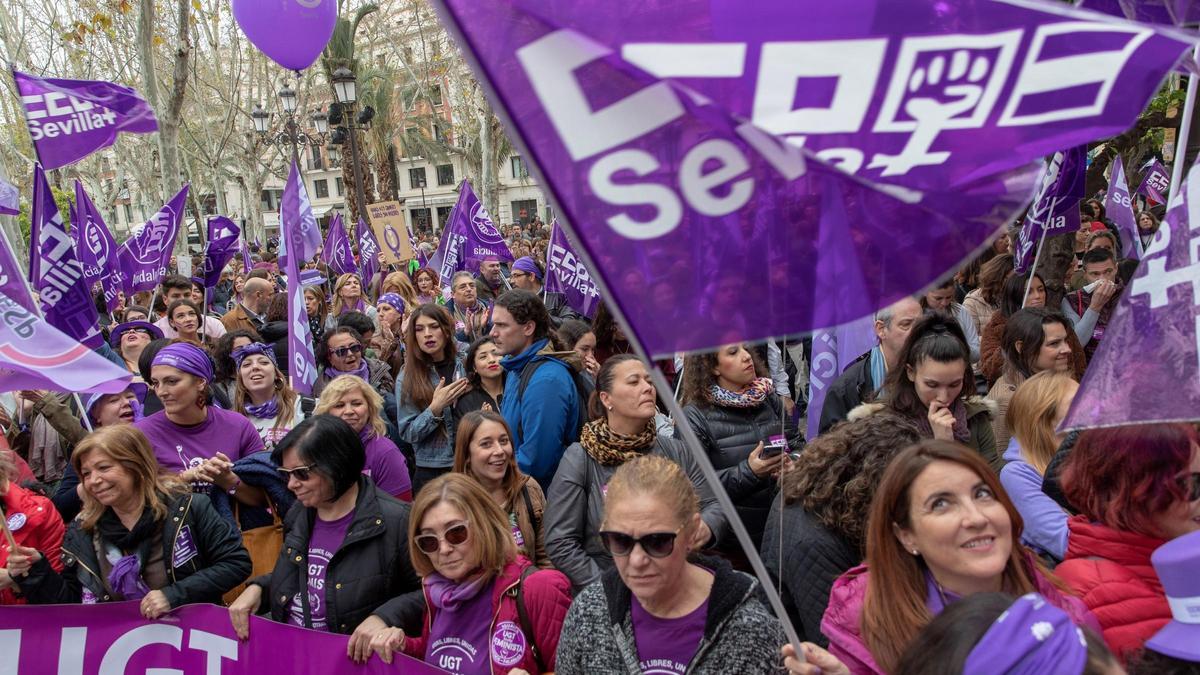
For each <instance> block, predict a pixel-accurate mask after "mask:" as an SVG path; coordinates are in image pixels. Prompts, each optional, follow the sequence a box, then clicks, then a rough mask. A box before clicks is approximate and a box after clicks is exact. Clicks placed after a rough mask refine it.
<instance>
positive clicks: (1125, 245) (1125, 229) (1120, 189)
mask: <svg viewBox="0 0 1200 675" xmlns="http://www.w3.org/2000/svg"><path fill="white" fill-rule="evenodd" d="M1104 213H1105V214H1106V215H1107V216H1108V219H1109V220H1111V221H1113V223H1115V224H1116V225H1117V231H1118V232H1120V233H1121V253H1122V255H1123V256H1124V257H1126V258H1132V259H1134V260H1141V258H1142V239H1141V237H1139V236H1138V229H1137V218H1136V217H1135V216H1134V215H1133V199H1132V197H1130V195H1129V184H1128V183H1127V182H1126V181H1125V165H1124V164H1123V163H1122V162H1121V156H1120V155H1117V156H1116V157H1113V168H1112V174H1110V175H1109V179H1108V192H1107V193H1106V195H1105V197H1104Z"/></svg>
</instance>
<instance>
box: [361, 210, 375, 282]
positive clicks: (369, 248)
mask: <svg viewBox="0 0 1200 675" xmlns="http://www.w3.org/2000/svg"><path fill="white" fill-rule="evenodd" d="M358 268H359V276H360V277H362V282H363V292H364V293H365V292H366V289H367V287H369V286H370V285H371V280H372V279H374V278H375V275H376V274H377V273H378V272H379V242H377V241H375V233H374V232H372V231H371V227H370V226H369V225H367V223H366V221H364V220H363V219H362V218H359V219H358Z"/></svg>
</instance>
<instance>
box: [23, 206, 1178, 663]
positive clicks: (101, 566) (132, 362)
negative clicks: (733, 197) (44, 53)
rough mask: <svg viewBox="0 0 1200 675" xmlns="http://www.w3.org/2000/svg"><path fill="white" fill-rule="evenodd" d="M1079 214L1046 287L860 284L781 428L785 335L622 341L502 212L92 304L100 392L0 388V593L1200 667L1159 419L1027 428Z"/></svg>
mask: <svg viewBox="0 0 1200 675" xmlns="http://www.w3.org/2000/svg"><path fill="white" fill-rule="evenodd" d="M1083 210H1084V219H1083V222H1084V224H1083V227H1082V228H1081V230H1080V233H1079V235H1078V236H1077V237H1076V245H1077V246H1076V263H1075V265H1074V266H1073V267H1072V268H1071V269H1069V270H1067V272H1066V275H1065V277H1064V278H1062V279H1054V280H1052V281H1053V282H1054V283H1049V281H1051V280H1048V279H1043V278H1042V276H1041V275H1040V273H1033V274H1026V275H1018V274H1016V273H1015V272H1014V270H1013V256H1012V255H1011V254H1010V253H1009V251H1008V241H1009V240H1008V237H1007V236H1005V237H1002V238H1001V239H1000V240H998V241H997V242H996V244H995V245H994V246H993V247H991V248H989V249H988V250H987V251H984V253H983V255H982V256H981V257H980V258H979V259H978V260H974V261H971V263H970V264H969V265H967V266H966V267H965V268H964V269H963V270H962V271H961V272H960V273H959V274H957V275H956V276H955V277H953V278H951V279H949V280H948V281H947V282H946V283H945V284H944V285H939V286H938V287H935V288H930V289H928V290H927V291H926V292H925V293H923V294H921V295H919V296H917V297H911V298H904V299H902V300H900V301H899V302H896V303H894V304H893V305H891V306H890V307H886V308H884V309H881V310H880V311H879V312H878V313H877V314H876V316H875V322H874V329H875V335H876V338H877V340H876V344H875V345H874V346H873V347H872V348H871V349H870V350H868V351H867V352H866V353H864V354H863V355H862V356H861V357H859V358H858V359H857V360H855V361H853V363H851V364H849V365H848V367H846V368H845V369H844V371H843V372H842V373H841V375H840V377H838V379H837V380H836V381H835V382H834V383H833V384H832V385H831V386H830V387H829V388H828V391H827V394H826V397H825V401H824V404H823V408H822V409H821V410H813V411H811V412H810V414H813V415H819V417H820V421H819V425H818V426H819V434H818V435H816V436H815V437H814V438H811V439H807V440H806V439H805V437H804V434H803V432H802V430H803V429H804V428H805V424H804V418H803V416H804V414H805V401H806V395H805V394H806V388H807V387H806V378H805V377H804V372H805V370H806V364H805V362H804V361H805V356H804V354H805V350H804V349H803V347H802V345H800V344H799V343H798V344H796V345H792V346H791V348H789V347H788V345H787V344H786V343H784V344H783V345H781V344H779V343H776V342H772V343H767V344H749V343H734V344H728V345H722V346H720V347H719V348H717V349H715V350H713V351H710V352H705V353H696V354H686V355H680V357H679V358H678V359H676V360H675V362H674V363H672V362H669V361H668V362H665V363H659V364H650V363H647V362H645V361H643V360H642V359H641V358H639V357H638V356H636V355H634V354H632V353H631V352H632V349H631V348H630V344H629V342H628V340H627V339H626V337H625V335H624V334H623V333H622V331H621V328H620V327H619V326H618V325H617V324H616V323H615V322H614V320H613V317H612V314H611V312H609V311H608V308H607V307H605V306H603V305H601V307H600V308H599V310H598V312H597V314H596V316H595V317H586V316H583V315H581V314H580V313H578V312H576V311H575V310H573V309H572V308H571V307H570V306H569V305H568V304H567V302H566V299H565V298H564V297H563V296H561V295H559V294H555V293H547V292H545V288H544V281H545V275H546V270H545V267H544V264H543V262H542V261H543V260H544V259H545V247H546V243H547V242H546V239H547V237H548V232H547V231H546V230H545V229H544V227H543V226H541V224H540V223H538V222H534V223H531V224H529V225H527V226H522V225H519V224H514V225H512V226H511V227H508V228H503V230H504V234H505V235H506V237H507V243H508V244H509V246H510V248H511V249H512V250H513V251H514V252H516V253H517V254H518V256H519V257H518V258H517V259H516V260H515V261H513V262H511V263H506V262H504V261H500V260H497V259H485V260H481V261H477V263H478V270H477V271H476V272H467V271H462V272H458V273H455V274H454V275H453V276H451V277H450V278H448V279H443V278H440V277H439V275H438V273H437V272H436V271H435V270H434V269H431V268H429V267H420V268H417V267H418V266H416V265H412V266H410V267H406V268H405V269H403V270H399V269H388V268H387V267H386V266H384V267H385V269H383V270H382V271H381V272H379V273H378V274H377V275H376V276H375V277H374V278H367V279H364V278H361V277H360V276H359V275H357V274H354V273H348V274H341V275H333V274H331V273H330V270H328V269H327V268H326V267H325V266H324V265H323V264H322V263H320V262H316V261H314V262H308V263H306V264H305V268H306V275H305V276H304V278H303V279H302V280H297V279H285V278H283V277H282V276H281V275H280V272H279V269H278V267H277V265H276V262H277V258H276V254H275V250H274V249H273V248H272V247H271V246H270V245H269V246H267V247H265V248H263V249H262V250H259V251H256V253H255V256H254V261H253V262H254V267H253V269H251V270H244V269H242V267H241V266H242V262H241V261H240V260H239V261H238V262H237V263H236V264H235V265H233V266H231V267H230V268H229V269H227V270H226V271H225V272H224V273H223V274H222V278H221V282H220V284H218V286H217V287H216V288H215V289H206V288H204V285H203V283H202V282H199V281H196V280H192V279H189V278H187V277H186V276H181V275H178V274H172V275H169V276H167V277H165V278H163V279H162V280H161V283H160V285H159V287H158V288H157V289H156V290H154V291H153V292H151V293H148V294H142V295H138V296H133V297H130V298H128V299H126V298H123V297H122V306H121V307H120V309H119V310H118V311H117V312H115V313H114V314H113V315H111V316H108V315H107V314H106V318H107V319H108V320H107V321H106V322H105V325H104V331H105V335H106V338H107V340H106V343H105V344H104V345H103V347H102V348H101V349H100V350H99V351H100V352H101V353H102V354H103V355H104V356H106V357H107V358H109V359H110V360H111V361H112V362H113V363H115V364H117V365H119V366H120V367H122V368H124V369H126V370H128V371H129V373H130V374H131V375H132V376H133V378H132V383H131V385H130V386H129V387H128V389H127V390H126V391H124V392H122V393H119V394H96V395H84V396H82V397H74V396H70V395H69V394H70V392H52V391H20V392H15V393H13V394H7V395H3V396H0V427H2V428H3V430H4V431H5V436H4V439H5V441H6V443H5V447H4V449H3V450H0V501H2V503H3V506H4V513H5V514H6V515H7V521H6V522H7V528H8V529H9V530H10V531H11V533H12V536H13V538H14V541H15V546H9V545H7V544H0V603H2V604H43V603H59V604H71V603H87V604H90V603H106V602H117V601H136V602H138V603H139V607H140V611H141V614H142V615H143V616H144V617H145V618H146V619H149V620H154V619H158V618H160V617H162V616H164V615H165V614H167V613H168V612H170V611H171V610H173V609H175V608H178V607H180V606H182V605H185V604H189V603H215V604H220V605H224V606H227V607H228V612H229V617H230V621H231V624H232V627H233V630H234V631H235V632H236V634H237V635H238V637H239V638H241V639H244V640H245V639H253V637H254V636H253V635H252V633H253V630H252V624H251V622H250V618H251V617H252V616H256V615H257V616H264V617H267V618H269V619H270V620H273V621H276V622H280V623H286V624H291V625H294V626H299V627H304V628H308V629H313V630H318V631H326V632H330V633H339V634H344V635H347V636H349V637H348V641H347V647H346V651H347V658H349V659H351V660H353V661H355V662H358V663H362V662H366V661H368V660H370V659H373V658H379V659H381V660H382V661H384V662H385V663H392V662H393V661H394V660H395V658H396V656H397V655H399V654H403V655H407V656H409V657H412V658H416V659H419V660H423V661H425V662H426V663H429V664H431V665H433V666H436V667H438V668H441V669H443V670H445V671H448V672H451V673H456V674H464V675H465V674H468V673H470V674H474V673H516V674H518V675H520V674H527V675H534V674H537V673H550V672H557V673H563V674H568V675H570V674H575V673H619V672H628V673H643V672H644V673H683V672H689V673H693V672H694V673H769V672H779V671H780V670H781V669H786V670H788V671H789V672H792V673H805V674H811V673H824V675H834V674H837V675H841V674H845V673H851V674H854V675H859V674H870V673H893V674H905V675H918V674H928V675H933V674H935V673H936V674H940V673H1049V674H1060V673H1061V674H1062V675H1080V674H1083V673H1087V674H1089V675H1090V674H1096V675H1100V674H1112V673H1122V672H1130V673H1135V674H1136V673H1200V629H1197V627H1196V618H1195V617H1196V616H1197V613H1198V612H1200V609H1197V600H1196V598H1197V597H1200V590H1198V589H1197V586H1196V584H1195V582H1194V580H1193V578H1194V576H1195V575H1194V574H1193V573H1190V572H1192V571H1194V570H1195V569H1197V566H1198V565H1200V533H1198V532H1197V531H1198V530H1200V433H1198V431H1197V428H1196V425H1194V424H1185V423H1173V424H1160V425H1150V426H1114V427H1111V428H1097V429H1086V430H1083V431H1077V432H1072V433H1069V434H1063V433H1061V432H1059V431H1058V427H1059V425H1060V422H1061V421H1062V420H1063V419H1064V417H1065V416H1066V413H1067V410H1068V408H1069V407H1070V404H1071V402H1072V400H1073V399H1074V397H1075V395H1076V392H1077V390H1078V389H1079V381H1080V379H1081V377H1082V376H1083V374H1084V372H1085V371H1086V368H1087V365H1088V362H1089V361H1090V360H1091V359H1093V358H1094V356H1095V353H1096V352H1095V350H1096V346H1097V344H1098V343H1099V342H1101V341H1102V340H1103V336H1104V330H1105V327H1106V326H1107V324H1108V321H1109V319H1110V318H1111V315H1112V311H1113V308H1114V307H1115V305H1116V300H1117V298H1118V297H1119V295H1120V293H1121V292H1122V291H1123V290H1124V287H1125V285H1126V283H1127V282H1128V279H1129V275H1130V274H1132V268H1131V266H1130V265H1127V264H1126V262H1127V261H1126V260H1124V259H1122V257H1121V250H1120V241H1121V240H1120V237H1114V236H1112V234H1111V226H1110V224H1109V223H1108V222H1107V221H1106V220H1105V218H1104V213H1103V209H1102V207H1101V205H1100V204H1099V203H1098V202H1094V201H1093V202H1088V203H1086V204H1085V205H1084V207H1083ZM1143 223H1144V225H1143ZM1157 224H1158V220H1157V218H1155V217H1154V216H1153V215H1152V214H1150V213H1146V214H1143V217H1142V218H1140V219H1139V226H1140V227H1142V228H1143V230H1144V232H1143V235H1144V236H1152V235H1153V228H1155V227H1157ZM418 248H419V249H420V250H421V252H422V253H425V254H428V253H431V252H432V251H431V250H429V243H428V242H426V241H425V240H424V237H422V239H421V240H419V241H418ZM298 283H299V284H303V286H304V289H303V291H304V299H305V309H306V312H307V316H308V319H309V325H310V328H311V329H312V333H313V337H314V340H316V345H315V350H314V352H315V354H316V358H317V362H318V370H319V377H318V379H317V381H316V384H315V386H314V388H313V396H305V395H301V394H300V393H298V392H297V391H296V390H295V389H294V388H293V386H292V383H291V381H290V380H289V377H288V356H287V350H288V346H287V333H288V317H287V299H286V297H287V296H286V294H285V292H284V291H285V289H287V288H289V286H291V285H294V284H298ZM1052 288H1065V289H1066V292H1065V293H1060V294H1059V295H1061V296H1062V297H1061V298H1060V297H1054V293H1053V292H1052V291H1051V289H1052ZM102 302H103V297H102V295H101V296H100V298H99V299H98V303H102ZM653 368H662V369H663V370H664V372H665V373H666V374H667V376H668V380H669V382H670V383H671V384H672V385H673V386H675V391H674V392H672V391H661V390H659V389H658V388H657V387H656V386H655V383H654V380H653V379H652V378H651V372H652V369H653ZM1164 386H1169V385H1168V384H1167V383H1164ZM672 397H676V398H677V399H678V402H679V409H681V410H682V416H683V418H684V419H674V418H673V417H672V416H671V414H670V409H669V407H668V406H667V405H666V404H665V401H668V400H670V399H671V398H672ZM685 424H686V425H687V427H689V428H690V429H691V430H692V432H694V434H695V436H696V437H697V438H698V439H699V441H700V444H699V447H695V448H690V447H688V445H687V444H686V443H685V442H684V441H683V440H682V439H683V438H684V436H685V434H684V432H683V428H682V427H683V425H685ZM697 453H700V454H701V455H703V456H705V457H707V460H708V462H710V463H711V464H712V466H713V468H714V469H715V472H716V473H715V476H716V477H717V480H718V481H719V483H720V485H719V486H718V485H714V484H712V483H710V482H709V480H708V479H707V478H706V472H705V470H704V469H703V468H702V467H701V458H700V456H698V454H697ZM719 490H723V491H724V492H725V493H726V494H727V495H728V496H729V499H730V500H731V501H732V503H733V505H734V507H735V509H734V511H733V512H727V511H726V510H725V509H723V508H722V506H721V504H720V502H719V500H718V498H717V494H716V493H717V491H719ZM742 527H744V528H745V530H746V533H747V534H748V535H749V540H750V541H751V542H752V543H753V545H754V546H755V547H756V548H757V549H758V551H757V552H758V553H760V554H761V557H762V559H763V561H764V562H765V566H766V568H767V570H768V571H769V573H770V575H771V577H772V579H771V582H772V583H771V586H772V587H776V588H778V590H779V593H780V595H781V598H782V600H783V608H784V609H785V611H786V617H783V618H786V620H787V621H788V622H789V623H790V624H791V626H792V627H793V628H794V629H795V631H796V633H797V634H798V636H799V637H800V639H801V640H802V642H801V643H800V644H799V645H791V644H788V642H789V640H788V638H787V637H786V633H785V630H784V623H783V622H781V620H780V619H781V617H778V616H776V614H775V613H774V612H773V611H772V609H771V605H770V603H769V602H768V600H767V596H766V590H767V589H765V588H764V587H763V586H762V584H761V582H760V580H759V579H758V578H757V577H756V576H754V575H753V574H752V573H751V572H750V569H751V565H750V564H749V562H748V560H747V554H746V552H745V551H744V550H743V549H742V547H741V545H740V544H739V543H738V537H736V536H735V530H736V529H738V528H742Z"/></svg>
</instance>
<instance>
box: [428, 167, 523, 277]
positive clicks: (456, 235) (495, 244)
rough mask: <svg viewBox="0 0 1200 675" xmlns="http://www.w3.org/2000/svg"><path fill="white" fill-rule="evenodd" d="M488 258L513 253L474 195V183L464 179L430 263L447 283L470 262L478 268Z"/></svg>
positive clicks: (508, 256)
mask: <svg viewBox="0 0 1200 675" xmlns="http://www.w3.org/2000/svg"><path fill="white" fill-rule="evenodd" d="M489 257H496V258H499V259H500V260H504V261H507V262H512V261H513V254H512V252H510V251H509V250H508V245H507V244H505V243H504V235H502V234H500V231H499V230H497V229H496V226H495V225H493V224H492V217H491V216H490V215H488V212H487V209H485V208H484V207H483V203H482V202H480V201H479V198H478V197H476V196H475V191H474V190H472V189H471V184H470V183H468V182H467V181H463V183H462V188H461V189H460V190H459V193H458V203H456V204H455V205H454V210H453V211H451V212H450V218H449V219H447V221H446V228H445V229H444V230H443V231H442V239H441V241H440V242H439V243H438V248H437V251H436V252H435V253H434V255H433V258H432V259H431V260H430V263H429V264H430V265H432V266H433V267H434V269H435V270H436V271H437V273H438V275H439V276H440V277H441V278H442V284H443V285H444V284H448V283H450V277H452V276H454V273H455V272H458V271H459V270H465V269H468V261H471V262H473V263H475V265H474V267H475V268H478V266H479V261H481V260H483V259H484V258H489Z"/></svg>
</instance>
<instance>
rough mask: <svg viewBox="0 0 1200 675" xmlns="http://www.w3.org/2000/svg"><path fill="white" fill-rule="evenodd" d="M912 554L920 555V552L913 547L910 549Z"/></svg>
mask: <svg viewBox="0 0 1200 675" xmlns="http://www.w3.org/2000/svg"><path fill="white" fill-rule="evenodd" d="M912 554H913V555H921V552H920V551H918V550H917V549H915V548H914V549H913V550H912Z"/></svg>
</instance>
